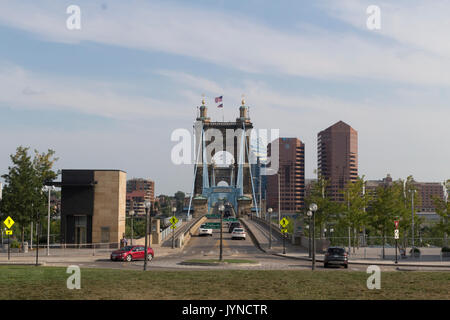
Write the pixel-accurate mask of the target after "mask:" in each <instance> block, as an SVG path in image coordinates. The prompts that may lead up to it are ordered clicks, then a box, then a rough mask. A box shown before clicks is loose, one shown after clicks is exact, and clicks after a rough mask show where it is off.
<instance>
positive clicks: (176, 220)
mask: <svg viewBox="0 0 450 320" xmlns="http://www.w3.org/2000/svg"><path fill="white" fill-rule="evenodd" d="M169 221H170V223H171V224H172V225H175V224H177V222H178V219H177V217H175V216H173V217H172V218H170V220H169Z"/></svg>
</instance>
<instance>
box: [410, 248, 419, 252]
mask: <svg viewBox="0 0 450 320" xmlns="http://www.w3.org/2000/svg"><path fill="white" fill-rule="evenodd" d="M409 253H412V249H411V250H409ZM414 253H420V250H419V248H414Z"/></svg>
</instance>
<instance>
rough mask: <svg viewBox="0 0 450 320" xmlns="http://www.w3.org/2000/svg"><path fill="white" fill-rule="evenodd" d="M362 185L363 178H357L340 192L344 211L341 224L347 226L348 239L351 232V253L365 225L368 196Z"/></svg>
mask: <svg viewBox="0 0 450 320" xmlns="http://www.w3.org/2000/svg"><path fill="white" fill-rule="evenodd" d="M364 184H365V182H364V176H363V177H361V178H360V177H358V179H357V180H356V181H355V182H352V181H350V182H349V183H348V184H347V186H346V188H345V190H343V191H342V192H343V194H344V199H345V203H344V208H345V209H344V210H343V217H342V220H341V223H343V224H344V225H346V226H347V228H348V231H349V232H348V235H349V237H350V238H351V233H352V231H353V251H355V247H356V242H357V241H356V238H357V235H358V234H359V230H361V228H362V227H363V226H365V225H366V223H367V212H366V208H367V206H368V204H369V201H370V196H369V194H367V193H364V192H363V188H364ZM349 242H350V240H349ZM358 246H359V240H358Z"/></svg>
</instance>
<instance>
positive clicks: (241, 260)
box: [184, 259, 258, 264]
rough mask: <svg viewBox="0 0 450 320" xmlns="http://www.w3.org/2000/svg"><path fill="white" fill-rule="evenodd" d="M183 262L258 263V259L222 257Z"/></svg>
mask: <svg viewBox="0 0 450 320" xmlns="http://www.w3.org/2000/svg"><path fill="white" fill-rule="evenodd" d="M184 262H187V263H217V264H219V263H221V262H225V263H258V261H255V260H246V259H224V260H223V261H220V260H218V259H191V260H186V261H184Z"/></svg>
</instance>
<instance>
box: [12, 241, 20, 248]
mask: <svg viewBox="0 0 450 320" xmlns="http://www.w3.org/2000/svg"><path fill="white" fill-rule="evenodd" d="M13 248H17V249H18V248H20V242H19V241H17V240H14V241H12V242H11V249H13Z"/></svg>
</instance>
